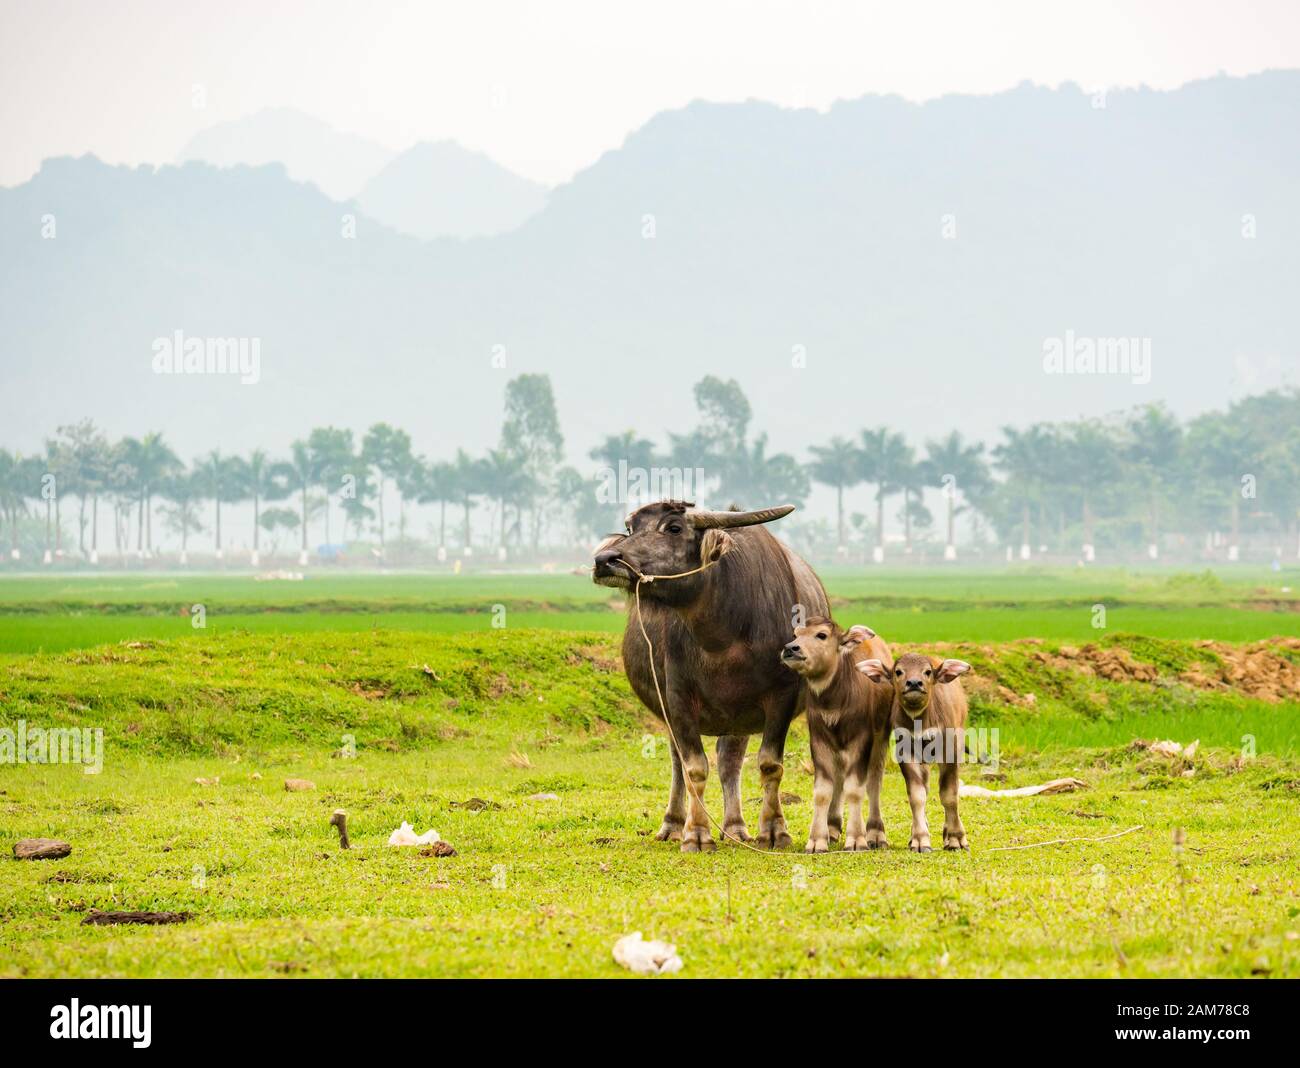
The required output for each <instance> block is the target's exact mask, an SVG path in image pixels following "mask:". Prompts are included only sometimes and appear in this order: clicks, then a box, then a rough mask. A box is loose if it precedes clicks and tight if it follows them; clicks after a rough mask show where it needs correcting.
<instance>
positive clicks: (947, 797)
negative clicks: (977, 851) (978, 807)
mask: <svg viewBox="0 0 1300 1068" xmlns="http://www.w3.org/2000/svg"><path fill="white" fill-rule="evenodd" d="M960 768H961V765H960V764H941V765H940V766H939V799H940V800H941V801H942V802H943V848H944V849H969V848H970V843H969V842H967V840H966V828H964V827H963V826H962V825H961V816H960V815H958V813H957V789H958V787H959V786H960V785H961V782H960V779H959V778H958V776H959V769H960Z"/></svg>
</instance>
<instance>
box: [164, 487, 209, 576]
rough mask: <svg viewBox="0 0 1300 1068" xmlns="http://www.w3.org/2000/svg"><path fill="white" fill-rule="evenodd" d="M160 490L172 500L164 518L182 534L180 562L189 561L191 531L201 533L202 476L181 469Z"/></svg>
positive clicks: (172, 527) (173, 528) (165, 508)
mask: <svg viewBox="0 0 1300 1068" xmlns="http://www.w3.org/2000/svg"><path fill="white" fill-rule="evenodd" d="M158 492H159V493H161V494H162V495H163V496H164V497H166V498H167V500H169V501H170V502H171V507H164V508H163V519H164V520H165V522H166V523H167V526H168V528H169V529H171V530H173V531H175V532H176V533H177V534H179V535H180V536H181V556H180V564H181V566H182V567H184V566H185V565H186V564H187V563H189V558H190V553H189V548H190V533H191V531H192V532H194V533H196V534H197V533H200V532H201V531H202V530H203V524H202V523H201V522H200V521H199V502H200V501H201V500H202V499H203V489H202V478H201V476H200V475H199V474H198V472H197V471H195V472H190V471H185V470H183V469H182V470H180V471H176V472H173V474H172V475H171V476H170V477H169V478H168V479H167V481H166V482H164V483H163V484H162V485H161V486H159V487H158Z"/></svg>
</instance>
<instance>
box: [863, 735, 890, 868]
mask: <svg viewBox="0 0 1300 1068" xmlns="http://www.w3.org/2000/svg"><path fill="white" fill-rule="evenodd" d="M888 750H889V740H888V736H887V735H881V736H879V737H877V738H875V739H873V741H872V744H871V756H870V758H869V759H868V761H867V798H868V799H869V801H870V805H871V815H870V817H869V818H868V819H867V826H866V833H865V835H864V837H865V838H866V848H867V849H884V848H885V847H886V846H887V845H888V844H889V843H888V842H887V841H886V839H885V819H884V816H882V815H881V812H880V784H881V782H882V781H883V780H884V778H885V754H886V753H887V752H888Z"/></svg>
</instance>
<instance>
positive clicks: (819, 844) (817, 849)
mask: <svg viewBox="0 0 1300 1068" xmlns="http://www.w3.org/2000/svg"><path fill="white" fill-rule="evenodd" d="M828 848H830V847H829V845H828V844H827V841H826V839H825V838H809V839H808V844H807V845H806V846H804V847H803V851H804V852H805V853H825V852H826V850H827V849H828Z"/></svg>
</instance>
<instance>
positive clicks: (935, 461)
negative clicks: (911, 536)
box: [924, 430, 989, 560]
mask: <svg viewBox="0 0 1300 1068" xmlns="http://www.w3.org/2000/svg"><path fill="white" fill-rule="evenodd" d="M925 454H926V455H925V461H924V470H925V473H926V475H927V479H926V482H927V484H928V485H931V486H936V487H938V488H940V489H942V490H943V495H944V498H945V499H946V501H947V506H948V540H947V541H946V542H945V543H944V550H943V556H944V559H945V560H955V559H957V544H956V537H955V519H956V516H957V514H958V513H959V512H960V511H963V510H964V508H966V507H970V499H971V497H970V495H971V493H972V492H974V493H979V492H980V489H981V488H983V487H985V486H987V485H988V475H989V473H988V464H987V463H985V461H984V446H983V445H982V444H979V443H974V444H970V445H968V444H966V441H965V439H964V438H962V436H961V434H960V433H959V432H958V431H956V430H954V431H952V432H951V433H949V434H948V436H947V437H946V438H941V439H940V440H938V441H927V442H926V443H925ZM958 496H962V497H964V498H965V500H966V502H967V503H966V505H965V506H959V505H958V504H957V498H958Z"/></svg>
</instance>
